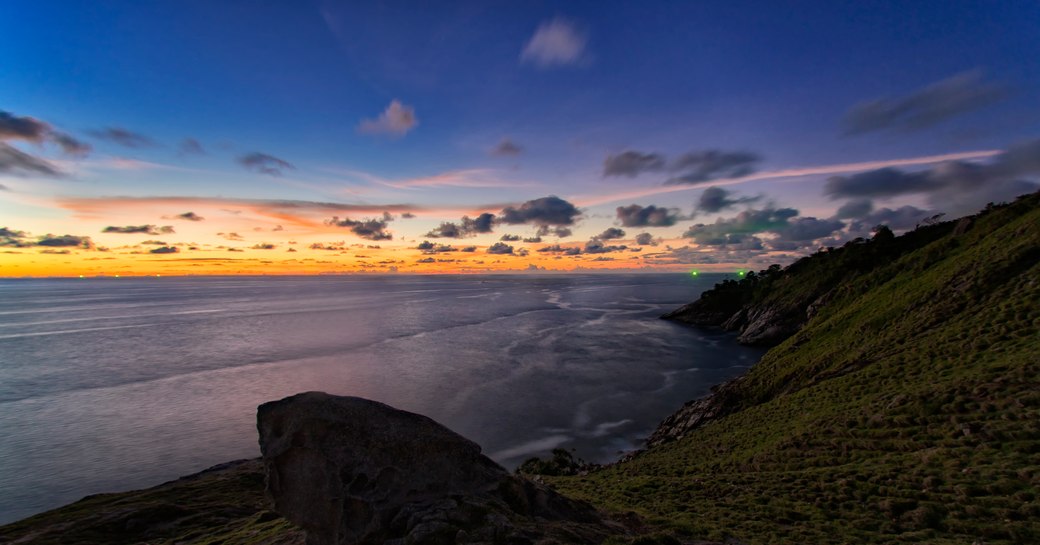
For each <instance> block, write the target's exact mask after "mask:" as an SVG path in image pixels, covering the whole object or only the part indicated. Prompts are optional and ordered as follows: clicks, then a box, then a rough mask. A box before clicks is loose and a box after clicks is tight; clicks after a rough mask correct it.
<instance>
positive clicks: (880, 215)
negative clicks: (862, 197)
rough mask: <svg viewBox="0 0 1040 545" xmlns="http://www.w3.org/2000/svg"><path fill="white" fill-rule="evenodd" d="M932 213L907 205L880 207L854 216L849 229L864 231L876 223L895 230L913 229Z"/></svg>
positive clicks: (854, 231)
mask: <svg viewBox="0 0 1040 545" xmlns="http://www.w3.org/2000/svg"><path fill="white" fill-rule="evenodd" d="M868 212H869V211H868ZM934 215H935V212H934V211H930V210H923V209H921V208H917V207H916V206H909V205H907V206H901V207H899V208H881V209H878V210H875V211H873V212H870V213H868V214H864V215H862V216H860V217H857V218H855V221H853V222H852V223H851V225H850V229H849V230H850V231H851V232H853V233H866V232H869V231H871V230H873V229H874V227H876V226H878V225H887V226H888V227H889V228H891V229H893V230H895V231H902V230H906V229H913V228H914V227H916V226H918V225H920V224H921V223H922V222H923V221H924V220H925V219H927V218H930V217H932V216H934Z"/></svg>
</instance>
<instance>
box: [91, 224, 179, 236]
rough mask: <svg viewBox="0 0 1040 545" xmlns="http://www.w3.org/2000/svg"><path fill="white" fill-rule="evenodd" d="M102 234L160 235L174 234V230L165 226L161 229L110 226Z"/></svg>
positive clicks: (150, 226)
mask: <svg viewBox="0 0 1040 545" xmlns="http://www.w3.org/2000/svg"><path fill="white" fill-rule="evenodd" d="M101 232H102V233H119V234H123V235H136V234H145V235H159V234H164V235H168V234H173V233H174V229H173V226H172V225H163V226H161V227H159V226H155V225H126V226H121V227H120V226H115V225H109V226H108V227H105V228H104V229H102V230H101Z"/></svg>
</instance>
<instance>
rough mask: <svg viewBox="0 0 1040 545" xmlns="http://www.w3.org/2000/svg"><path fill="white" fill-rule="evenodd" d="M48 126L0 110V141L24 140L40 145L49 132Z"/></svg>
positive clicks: (29, 118) (37, 120) (36, 120)
mask: <svg viewBox="0 0 1040 545" xmlns="http://www.w3.org/2000/svg"><path fill="white" fill-rule="evenodd" d="M50 130H51V128H50V125H48V124H47V123H45V122H43V121H40V120H39V119H36V118H33V117H21V116H17V115H14V114H12V113H11V112H5V111H3V110H0V140H26V141H29V142H36V143H40V142H43V140H44V139H45V138H46V137H47V134H48V133H49V132H50Z"/></svg>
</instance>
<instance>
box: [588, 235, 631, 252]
mask: <svg viewBox="0 0 1040 545" xmlns="http://www.w3.org/2000/svg"><path fill="white" fill-rule="evenodd" d="M627 249H628V246H625V245H621V246H607V245H605V244H603V241H601V240H599V239H598V238H593V239H592V240H590V241H588V242H586V243H585V250H584V252H585V253H586V254H606V253H610V252H620V251H622V250H627Z"/></svg>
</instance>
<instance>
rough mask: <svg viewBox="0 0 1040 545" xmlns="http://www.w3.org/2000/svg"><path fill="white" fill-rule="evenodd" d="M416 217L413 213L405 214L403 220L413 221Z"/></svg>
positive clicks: (402, 216)
mask: <svg viewBox="0 0 1040 545" xmlns="http://www.w3.org/2000/svg"><path fill="white" fill-rule="evenodd" d="M414 217H415V214H413V213H411V212H405V213H403V214H401V219H403V220H410V219H412V218H414Z"/></svg>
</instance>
